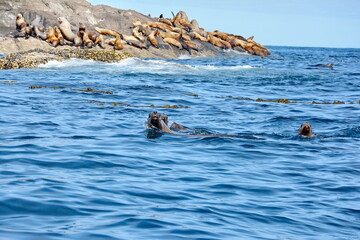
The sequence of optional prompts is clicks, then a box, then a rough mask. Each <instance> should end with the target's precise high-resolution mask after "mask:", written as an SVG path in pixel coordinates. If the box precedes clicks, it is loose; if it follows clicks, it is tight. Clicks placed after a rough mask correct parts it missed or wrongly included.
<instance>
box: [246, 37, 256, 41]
mask: <svg viewBox="0 0 360 240" xmlns="http://www.w3.org/2000/svg"><path fill="white" fill-rule="evenodd" d="M253 39H254V36H251V37H249V38H248V39H246V40H247V41H252V40H253Z"/></svg>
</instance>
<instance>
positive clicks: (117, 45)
mask: <svg viewBox="0 0 360 240" xmlns="http://www.w3.org/2000/svg"><path fill="white" fill-rule="evenodd" d="M95 31H97V32H98V33H100V34H103V35H110V36H114V37H115V40H113V41H111V43H112V45H114V49H115V50H121V49H123V48H124V46H123V45H122V41H121V38H122V36H121V35H120V34H119V33H118V32H116V31H114V30H110V29H105V28H98V27H95ZM99 39H100V38H98V40H99ZM96 42H97V41H95V43H96ZM100 42H101V43H102V42H103V39H102V38H101V41H100ZM100 46H102V44H100Z"/></svg>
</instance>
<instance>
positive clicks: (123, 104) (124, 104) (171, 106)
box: [88, 100, 189, 108]
mask: <svg viewBox="0 0 360 240" xmlns="http://www.w3.org/2000/svg"><path fill="white" fill-rule="evenodd" d="M88 102H90V103H96V104H97V105H99V106H104V105H111V106H123V107H132V108H189V106H178V105H162V106H155V105H154V104H150V105H143V106H136V105H130V104H126V103H121V102H101V101H97V100H89V101H88Z"/></svg>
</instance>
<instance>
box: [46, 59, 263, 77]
mask: <svg viewBox="0 0 360 240" xmlns="http://www.w3.org/2000/svg"><path fill="white" fill-rule="evenodd" d="M174 61H176V60H173V61H167V60H158V59H140V58H127V59H124V60H122V61H119V62H116V63H103V62H97V61H93V60H82V59H69V60H65V61H50V62H48V63H46V64H43V65H40V66H39V67H40V68H46V69H52V68H76V67H82V69H83V67H89V68H90V67H91V70H92V71H102V72H103V71H105V72H108V73H113V72H120V73H149V74H179V73H181V74H195V75H196V74H201V73H207V74H208V72H209V71H226V72H229V71H239V70H246V69H252V68H256V67H253V66H250V65H236V66H220V65H208V64H207V65H199V64H197V65H187V64H181V63H177V62H174ZM94 65H96V69H94Z"/></svg>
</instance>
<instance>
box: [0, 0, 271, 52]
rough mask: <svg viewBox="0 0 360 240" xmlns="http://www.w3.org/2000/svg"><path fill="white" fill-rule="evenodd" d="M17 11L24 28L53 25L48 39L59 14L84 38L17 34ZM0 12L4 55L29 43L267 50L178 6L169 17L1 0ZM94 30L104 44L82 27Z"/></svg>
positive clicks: (81, 0)
mask: <svg viewBox="0 0 360 240" xmlns="http://www.w3.org/2000/svg"><path fill="white" fill-rule="evenodd" d="M19 13H20V17H23V19H24V20H25V21H26V23H27V24H28V25H27V28H26V30H28V29H29V27H31V26H38V27H41V26H44V27H45V29H48V31H52V33H50V34H49V33H48V36H49V35H52V39H53V38H54V36H53V29H57V27H56V26H59V17H62V18H63V19H66V20H67V21H68V22H69V23H70V25H69V23H68V25H67V26H68V27H67V29H70V28H71V30H70V31H73V32H74V33H76V32H77V31H79V26H81V28H82V29H83V31H82V32H80V35H79V33H78V34H77V36H80V37H82V38H84V37H85V38H86V41H87V42H88V43H89V44H83V45H82V44H81V42H80V44H79V43H76V42H73V43H71V42H69V41H67V42H66V43H65V44H60V45H61V46H60V45H59V44H58V42H57V41H56V39H55V40H54V41H52V40H49V39H48V41H44V34H46V32H45V33H44V32H43V33H41V34H42V35H41V36H42V37H41V39H39V38H36V35H35V36H34V37H32V34H26V35H25V36H21V35H19V32H20V33H22V32H24V31H20V30H19V29H18V31H19V32H17V31H16V29H15V21H16V18H17V16H19V15H18V14H19ZM21 15H22V16H21ZM0 16H2V17H1V19H0V54H3V55H8V54H11V53H15V52H23V51H29V50H32V49H34V48H38V49H42V50H49V51H50V50H54V49H55V48H54V47H55V46H56V49H58V50H65V49H68V48H73V49H77V50H79V51H80V49H81V48H87V47H88V46H91V47H93V46H94V47H95V50H99V51H101V50H102V49H103V48H104V51H110V50H113V49H116V50H119V51H122V52H124V53H128V54H129V55H132V56H135V57H141V58H178V57H179V56H181V55H186V54H192V55H194V56H199V55H218V56H224V55H225V56H226V55H231V54H232V51H237V52H247V53H249V54H252V55H260V56H263V55H269V54H270V52H269V51H268V50H267V48H265V47H263V46H262V45H260V44H258V43H256V42H254V41H253V37H251V38H248V39H245V38H243V37H242V36H236V35H232V34H228V33H223V32H219V31H214V32H207V31H206V30H205V29H203V28H201V27H200V26H199V24H198V22H197V21H196V20H192V21H191V22H190V21H189V19H188V17H187V15H186V13H185V12H179V13H178V14H177V15H176V16H174V17H173V18H163V17H161V18H152V17H150V16H145V15H143V14H141V13H138V12H136V11H133V10H121V9H116V8H112V7H109V6H104V5H97V6H93V5H91V4H90V3H88V2H87V1H86V0H52V1H47V0H32V1H27V0H2V1H1V2H0ZM24 29H25V28H24ZM60 29H61V27H60ZM84 29H86V30H84ZM98 29H105V30H109V31H110V33H112V34H106V33H105V34H104V33H103V32H104V31H98ZM94 30H96V31H97V34H102V35H103V36H101V39H103V38H104V39H105V40H103V41H102V43H105V42H106V44H98V45H97V44H93V43H92V42H91V40H90V38H89V35H88V33H90V32H87V31H93V32H94ZM33 32H35V30H34V31H33ZM37 32H39V28H37ZM26 33H28V31H26ZM95 33H96V32H95ZM150 33H151V34H150ZM155 33H156V34H155ZM70 34H72V33H71V32H70ZM29 36H30V37H29ZM38 36H39V35H38ZM45 38H46V36H45ZM67 40H69V39H67ZM80 41H81V40H80ZM154 41H155V42H156V43H155V45H154V43H153V42H154ZM49 43H51V44H49ZM105 45H106V46H105ZM110 45H111V46H110ZM224 50H230V51H224Z"/></svg>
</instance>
